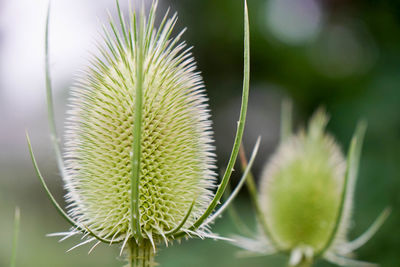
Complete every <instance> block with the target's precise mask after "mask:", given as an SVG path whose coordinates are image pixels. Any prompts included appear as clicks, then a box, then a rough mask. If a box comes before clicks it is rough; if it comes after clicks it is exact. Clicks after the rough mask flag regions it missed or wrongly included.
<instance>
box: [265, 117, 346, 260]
mask: <svg viewBox="0 0 400 267" xmlns="http://www.w3.org/2000/svg"><path fill="white" fill-rule="evenodd" d="M326 122H327V118H326V116H325V114H324V113H322V112H321V111H320V112H317V113H316V115H314V117H313V118H312V119H311V121H310V124H309V127H308V130H307V132H306V133H304V132H300V133H299V134H297V135H295V136H293V137H291V138H289V139H288V140H287V141H285V142H284V143H283V144H282V145H281V146H280V147H279V148H278V151H277V152H276V153H275V155H274V156H273V157H272V159H271V161H270V162H269V164H268V165H267V166H266V168H265V169H264V171H263V175H262V180H261V188H260V204H261V205H262V209H263V211H264V214H265V215H266V218H265V221H266V223H267V225H268V228H269V230H270V234H271V235H272V237H271V238H272V239H273V240H275V242H276V243H277V246H279V249H283V250H292V249H294V248H296V247H299V246H304V245H305V246H309V247H311V248H312V249H313V251H314V253H317V252H319V251H320V250H321V249H322V248H323V247H324V246H325V245H326V244H327V242H328V240H329V238H330V235H331V234H332V231H333V229H334V226H335V223H336V220H337V218H338V211H339V205H340V201H341V194H342V190H343V183H344V175H345V160H344V159H343V156H342V153H341V151H340V149H339V147H338V146H337V145H336V144H335V142H334V140H333V138H332V137H330V136H329V135H327V134H325V133H324V131H325V125H326Z"/></svg>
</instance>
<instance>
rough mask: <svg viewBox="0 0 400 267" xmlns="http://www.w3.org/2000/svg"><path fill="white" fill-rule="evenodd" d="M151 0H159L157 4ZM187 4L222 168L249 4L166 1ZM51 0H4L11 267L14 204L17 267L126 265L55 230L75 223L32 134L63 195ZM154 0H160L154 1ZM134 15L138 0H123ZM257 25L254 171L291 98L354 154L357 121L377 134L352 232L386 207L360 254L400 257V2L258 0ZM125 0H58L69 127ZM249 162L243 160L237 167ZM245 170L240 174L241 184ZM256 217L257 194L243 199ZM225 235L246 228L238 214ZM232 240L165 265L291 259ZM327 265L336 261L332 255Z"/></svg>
mask: <svg viewBox="0 0 400 267" xmlns="http://www.w3.org/2000/svg"><path fill="white" fill-rule="evenodd" d="M144 2H146V3H147V2H149V0H144ZM159 2H160V8H159V11H160V12H159V13H158V14H159V15H163V13H164V12H165V11H166V9H167V7H168V6H169V7H171V10H172V11H173V12H175V11H176V12H178V14H179V22H178V25H177V27H176V29H177V30H180V29H182V28H184V27H187V28H188V30H187V32H186V33H185V35H184V38H185V39H186V40H187V42H188V43H189V45H193V46H194V48H193V54H194V56H195V58H196V59H197V63H198V68H199V70H200V71H201V72H202V74H203V78H204V81H205V84H206V88H207V92H208V95H209V98H210V105H211V110H212V119H213V121H214V130H215V139H216V146H217V154H218V165H219V166H220V167H221V168H224V167H225V165H226V162H227V159H228V156H229V153H230V149H231V146H232V143H233V137H234V133H235V127H236V120H237V118H238V113H239V106H240V94H241V85H242V76H243V75H242V73H243V3H242V1H232V0H201V1H200V0H196V1H194V0H192V1H178V0H170V1H168V0H160V1H159ZM47 3H48V2H47V1H45V0H40V1H39V0H38V1H29V0H14V1H11V0H0V122H1V124H0V229H1V230H0V266H8V264H9V258H10V253H11V243H12V231H13V215H14V208H15V207H16V206H19V207H20V209H21V230H20V238H19V247H18V252H17V253H18V254H17V266H61V267H62V266H122V265H123V263H122V262H121V261H120V260H119V259H118V256H117V255H118V253H119V249H118V246H115V247H111V248H109V247H108V246H106V245H100V246H99V247H98V248H97V249H95V250H94V252H92V253H91V254H90V255H87V252H88V251H89V249H90V246H83V247H80V248H77V249H75V250H73V251H71V252H68V253H66V251H67V250H68V249H69V248H71V247H72V246H73V245H75V244H76V243H77V242H78V241H79V240H78V239H71V240H67V241H64V242H62V243H57V241H58V239H57V238H51V237H46V236H45V235H46V234H48V233H54V232H62V231H66V230H68V228H69V225H68V224H67V223H66V222H64V221H63V219H62V218H61V217H60V216H59V215H58V214H57V212H56V211H55V209H54V208H53V207H52V205H51V203H50V201H49V200H48V199H47V198H46V195H45V193H44V192H43V190H42V189H41V187H40V185H39V182H38V180H37V178H36V176H35V174H34V169H33V167H32V163H31V161H30V158H29V155H28V148H27V144H26V141H25V130H28V131H29V133H30V136H31V140H32V143H33V147H34V150H35V151H36V156H37V159H38V162H39V165H40V167H41V170H42V172H43V174H44V176H45V178H46V179H47V181H48V183H49V186H50V187H51V190H52V191H53V192H54V193H55V195H56V196H57V199H58V200H59V201H60V202H61V203H63V194H64V193H65V192H64V190H63V185H62V181H61V178H60V175H59V172H58V170H57V169H56V162H55V159H54V154H53V152H52V150H51V144H50V139H49V130H48V126H47V122H46V118H47V115H46V103H45V89H44V88H45V82H44V64H43V62H44V52H43V51H44V29H45V17H46V8H47ZM147 4H148V3H147ZM121 5H122V8H123V9H124V11H126V12H128V5H127V1H125V0H122V1H121ZM248 5H249V13H250V23H251V25H250V28H251V94H250V105H249V113H248V120H247V125H246V126H247V127H246V131H245V141H244V143H245V145H246V147H247V150H250V148H251V147H252V146H253V144H254V143H255V140H256V138H257V136H258V135H261V136H262V149H261V153H259V156H258V158H257V162H256V166H255V168H254V173H255V176H256V177H257V176H258V175H259V173H260V170H261V169H262V166H263V165H264V164H265V162H266V161H267V160H268V158H269V156H270V155H271V153H272V152H273V151H274V149H275V148H276V145H277V141H278V134H279V116H280V105H281V100H282V99H283V98H290V99H292V100H293V103H294V106H295V114H294V116H295V122H296V126H297V127H301V126H302V125H304V123H305V122H306V121H307V120H308V118H309V116H310V115H311V114H312V112H313V111H314V110H315V109H316V108H318V107H320V106H324V107H325V108H326V110H327V111H328V112H329V114H330V115H331V121H330V124H329V126H328V129H329V131H330V132H332V133H333V134H334V135H335V136H336V138H337V140H338V142H339V143H340V144H341V145H342V148H343V150H344V151H346V150H347V147H348V144H349V141H350V138H351V135H352V133H353V130H354V128H355V125H356V123H357V121H358V120H359V119H361V118H365V119H367V121H368V131H367V135H366V139H365V144H364V150H363V154H362V160H361V170H360V175H359V180H358V183H357V187H356V196H355V209H354V216H353V219H354V221H353V224H352V229H351V231H350V238H354V237H357V236H358V235H359V234H361V233H362V232H363V231H364V230H365V229H367V227H368V226H369V225H370V224H371V223H372V222H373V220H374V219H375V218H376V217H377V215H378V214H379V213H380V212H381V210H382V209H383V208H384V207H386V206H391V207H392V208H393V212H392V214H391V216H390V217H389V219H388V220H387V222H386V223H385V224H384V226H383V227H382V229H381V230H380V231H379V232H378V233H377V235H376V236H375V237H374V238H373V239H372V240H371V241H370V242H369V243H367V244H366V245H365V246H364V247H362V248H361V249H359V250H358V251H357V257H358V259H361V260H365V261H371V262H376V263H380V264H381V265H382V266H400V258H399V254H398V253H399V251H400V250H399V249H400V230H399V228H398V227H399V225H400V212H399V211H400V194H399V192H400V164H399V163H400V75H399V74H400V2H399V1H397V0H387V1H372V0H363V1H361V0H296V1H292V0H248ZM107 10H110V12H111V14H112V15H113V16H115V15H116V7H115V3H114V1H112V0H97V1H89V0H57V1H52V13H51V20H50V51H51V52H50V56H51V71H52V75H53V82H54V83H53V85H54V88H55V92H54V97H55V104H56V113H57V114H56V115H57V123H58V127H59V132H63V124H64V118H65V111H66V105H67V97H68V95H69V88H70V86H71V85H72V84H73V78H74V75H76V74H77V73H78V71H79V70H80V69H83V68H84V66H86V64H87V60H88V58H89V51H94V45H93V44H94V40H96V39H98V36H99V32H100V31H101V25H102V24H103V23H106V21H107ZM237 169H239V167H238V168H237ZM238 174H239V172H237V173H235V176H234V177H233V179H234V181H235V179H236V181H237V178H238V177H237V176H238ZM235 205H236V206H237V209H238V211H239V213H240V215H241V217H242V218H243V219H244V220H245V221H246V222H248V224H249V225H254V223H255V222H254V212H253V210H252V209H251V208H250V203H249V198H248V195H247V192H246V190H243V192H242V194H241V195H240V196H239V198H238V199H237V200H236V201H235ZM214 231H215V232H217V233H220V234H222V235H225V236H227V235H229V234H231V233H235V232H237V230H236V229H235V228H234V226H233V225H231V223H230V222H229V217H228V215H227V214H225V215H224V216H223V218H221V219H220V220H218V221H217V223H216V225H215V228H214ZM238 251H239V250H238V249H236V248H234V247H232V246H230V245H229V244H226V243H224V242H220V241H219V242H214V241H212V240H196V239H192V240H189V241H184V242H182V244H180V245H176V246H173V247H171V248H168V250H167V249H164V248H163V247H161V248H160V252H159V256H158V257H157V258H156V260H157V261H158V262H159V263H161V266H166V267H167V266H194V267H200V266H246V267H248V266H255V267H256V266H285V265H284V264H285V261H286V260H287V258H286V256H284V255H277V256H270V257H257V258H237V257H236V254H237V252H238ZM316 266H333V265H330V264H329V263H326V262H324V261H318V263H317V264H316Z"/></svg>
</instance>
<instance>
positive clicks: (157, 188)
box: [65, 17, 216, 240]
mask: <svg viewBox="0 0 400 267" xmlns="http://www.w3.org/2000/svg"><path fill="white" fill-rule="evenodd" d="M175 21H176V18H175V17H173V18H172V19H170V20H169V21H167V22H166V23H165V26H164V27H162V28H160V29H159V30H158V31H155V30H154V31H153V30H151V31H150V32H147V31H146V32H145V33H142V34H143V36H141V38H144V43H145V44H146V45H145V46H144V47H143V49H144V50H143V51H137V49H138V48H137V47H139V46H136V48H135V45H133V47H129V42H127V43H126V45H120V43H121V42H122V41H121V40H120V39H118V38H119V37H118V36H116V37H115V40H110V39H108V40H107V38H106V46H108V47H109V48H108V49H105V48H100V52H101V53H102V55H103V56H104V58H105V60H103V61H102V60H100V59H97V58H96V59H94V60H93V63H92V65H91V67H90V68H89V70H88V71H87V72H86V73H85V74H84V75H83V77H82V78H81V79H80V80H79V81H78V86H76V87H75V88H74V89H73V90H72V97H71V100H70V110H69V115H70V116H69V118H68V122H67V125H66V127H67V133H66V140H67V141H66V145H65V150H66V159H67V160H66V166H67V167H66V168H67V173H68V175H67V178H66V188H67V190H68V195H67V200H68V201H69V202H70V214H71V215H72V216H73V217H74V218H75V219H76V220H77V221H78V222H80V223H81V224H83V225H85V226H86V227H87V228H89V229H90V230H91V231H93V232H94V233H95V234H97V235H99V236H101V237H105V238H114V239H124V238H129V237H132V234H133V229H131V219H132V211H131V171H132V162H131V157H132V155H133V154H132V151H133V150H132V144H133V129H134V125H133V124H134V115H135V98H136V91H135V88H136V82H137V80H136V77H137V76H136V74H137V73H136V71H137V69H136V66H137V61H136V60H138V57H137V54H136V53H139V52H141V53H143V62H144V65H143V70H144V71H143V98H142V101H143V105H142V124H141V140H140V141H141V144H140V145H141V157H140V176H139V214H140V218H139V222H140V228H141V230H142V232H143V235H144V237H145V238H150V239H155V240H158V239H160V238H161V236H163V235H164V234H165V233H166V232H167V231H170V230H172V229H174V228H175V227H176V226H177V225H179V223H180V222H181V221H182V220H183V218H184V217H185V215H186V213H187V211H188V210H189V208H190V206H191V204H192V202H193V200H196V202H195V203H196V204H195V205H194V207H193V210H192V213H191V215H190V216H189V218H188V220H187V222H186V224H185V225H184V227H183V230H185V229H187V228H188V227H189V226H190V225H192V224H193V222H194V221H195V219H196V218H197V217H198V216H199V215H200V214H201V213H202V212H204V210H205V209H206V207H207V204H208V203H209V202H210V197H211V196H212V191H211V189H212V188H213V187H214V184H215V180H216V178H215V173H214V172H213V169H214V168H215V165H214V164H215V155H214V147H213V145H212V144H213V139H212V129H211V121H210V119H209V117H210V115H209V111H208V105H207V103H206V100H207V99H206V97H205V91H204V88H203V82H202V79H201V76H200V75H199V74H198V73H197V72H195V69H196V67H195V64H194V60H193V58H192V57H191V55H190V54H189V52H188V51H187V50H185V51H184V50H183V49H184V47H185V45H184V44H183V43H181V44H179V45H176V43H177V42H178V39H179V37H177V38H175V39H170V38H169V33H170V32H171V30H172V28H173V25H174V24H175ZM150 23H152V22H150ZM152 27H153V25H150V26H149V27H148V28H149V29H152ZM127 30H128V31H130V36H131V38H133V39H134V38H135V30H134V29H133V27H131V28H130V29H127ZM138 34H141V33H138ZM139 37H140V36H139ZM139 39H140V38H139ZM135 42H136V41H135V40H133V43H135ZM174 44H175V45H174Z"/></svg>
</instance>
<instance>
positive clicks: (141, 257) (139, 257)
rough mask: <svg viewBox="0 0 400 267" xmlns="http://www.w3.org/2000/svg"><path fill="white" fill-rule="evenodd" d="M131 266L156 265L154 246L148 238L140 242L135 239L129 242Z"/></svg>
mask: <svg viewBox="0 0 400 267" xmlns="http://www.w3.org/2000/svg"><path fill="white" fill-rule="evenodd" d="M128 266H130V267H154V266H156V263H155V261H154V248H153V246H152V245H151V243H150V241H149V240H148V239H142V240H141V242H140V243H139V244H137V243H136V241H135V240H134V239H131V240H130V242H129V265H128Z"/></svg>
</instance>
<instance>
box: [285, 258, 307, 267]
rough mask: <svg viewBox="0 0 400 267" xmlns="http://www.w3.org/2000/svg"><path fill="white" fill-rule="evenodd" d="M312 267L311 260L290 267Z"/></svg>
mask: <svg viewBox="0 0 400 267" xmlns="http://www.w3.org/2000/svg"><path fill="white" fill-rule="evenodd" d="M311 266H312V261H310V260H302V261H301V262H300V263H299V264H297V265H294V266H293V265H289V267H311Z"/></svg>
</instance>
